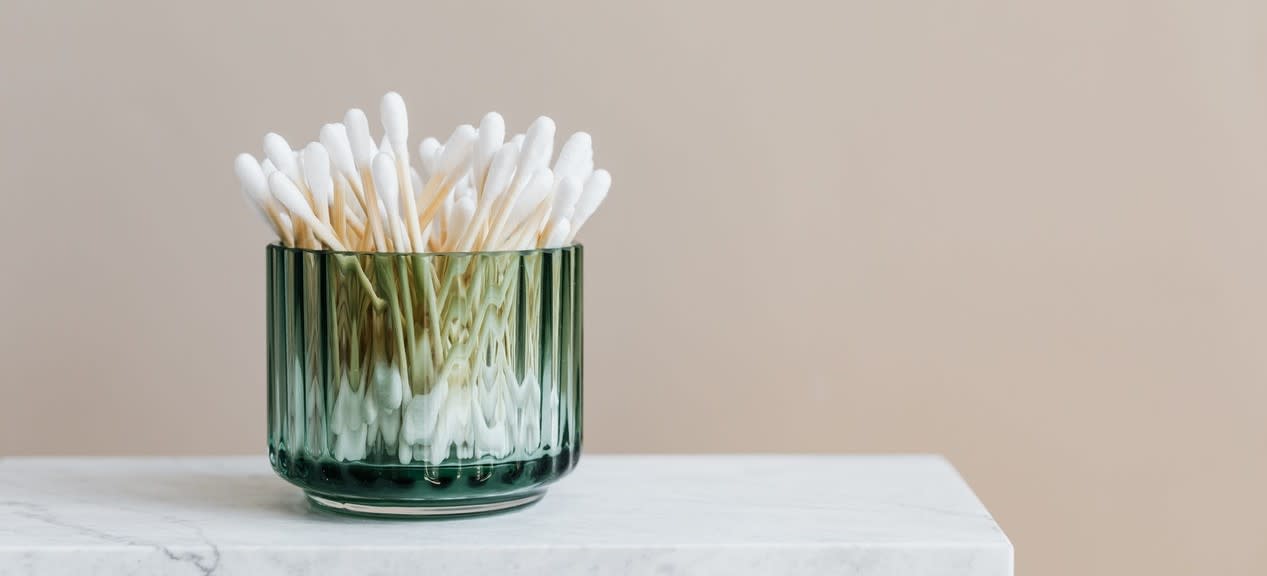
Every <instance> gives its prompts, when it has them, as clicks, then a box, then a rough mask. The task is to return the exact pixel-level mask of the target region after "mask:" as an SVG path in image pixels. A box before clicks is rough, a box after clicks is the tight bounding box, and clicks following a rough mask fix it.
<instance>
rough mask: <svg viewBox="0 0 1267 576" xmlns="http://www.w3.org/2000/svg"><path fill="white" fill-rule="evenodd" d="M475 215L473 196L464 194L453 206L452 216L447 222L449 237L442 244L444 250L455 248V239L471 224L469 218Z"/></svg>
mask: <svg viewBox="0 0 1267 576" xmlns="http://www.w3.org/2000/svg"><path fill="white" fill-rule="evenodd" d="M474 217H475V197H474V196H466V197H463V198H462V199H461V200H458V202H457V203H456V204H455V205H454V206H453V217H452V220H451V221H450V222H449V238H448V239H447V243H446V244H445V245H443V249H444V250H456V249H457V245H456V244H457V240H458V239H459V238H460V237H461V236H462V233H463V232H465V231H466V227H467V226H470V225H471V220H472V219H473V218H474Z"/></svg>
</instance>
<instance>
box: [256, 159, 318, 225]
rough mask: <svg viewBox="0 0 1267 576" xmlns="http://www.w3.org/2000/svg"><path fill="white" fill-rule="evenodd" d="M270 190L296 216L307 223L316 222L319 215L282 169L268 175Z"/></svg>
mask: <svg viewBox="0 0 1267 576" xmlns="http://www.w3.org/2000/svg"><path fill="white" fill-rule="evenodd" d="M268 190H269V192H272V194H273V198H276V199H277V201H278V202H281V203H282V206H285V207H286V209H287V210H289V211H290V213H291V214H294V215H295V217H297V218H299V219H300V220H303V221H304V222H305V223H307V224H313V225H315V224H316V222H317V215H316V213H315V212H313V211H312V206H309V205H308V201H307V200H305V199H304V195H303V193H302V192H300V191H299V188H298V187H297V186H295V183H294V182H292V181H291V179H290V178H287V177H286V175H285V174H282V173H281V172H280V171H279V172H273V173H272V174H270V175H269V176H268Z"/></svg>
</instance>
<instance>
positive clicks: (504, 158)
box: [457, 141, 519, 252]
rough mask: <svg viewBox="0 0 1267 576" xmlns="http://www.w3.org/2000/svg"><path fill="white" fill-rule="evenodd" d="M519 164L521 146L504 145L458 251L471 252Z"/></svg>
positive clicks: (489, 174) (494, 161) (490, 168)
mask: <svg viewBox="0 0 1267 576" xmlns="http://www.w3.org/2000/svg"><path fill="white" fill-rule="evenodd" d="M518 162H519V145H518V144H515V143H514V142H513V141H512V142H508V143H506V144H503V145H502V147H501V149H500V150H498V151H497V154H496V155H495V156H493V163H492V164H490V165H489V167H488V177H487V178H485V179H484V191H483V193H482V194H480V196H479V198H478V199H477V200H478V202H477V205H476V206H477V207H476V211H475V217H474V219H473V220H472V222H471V224H470V225H468V226H467V228H466V231H464V232H463V233H462V235H461V237H460V240H459V241H458V245H457V250H458V251H460V252H467V251H470V250H471V248H472V247H473V246H474V245H475V242H476V240H477V238H478V237H479V234H480V231H481V230H480V229H481V228H482V227H483V224H484V222H485V221H486V218H487V216H488V213H489V211H491V210H492V208H493V204H495V203H497V201H498V200H499V199H500V198H501V196H502V195H503V194H504V193H505V191H506V187H507V186H508V185H510V180H511V178H512V177H513V176H514V173H515V165H516V164H517V163H518Z"/></svg>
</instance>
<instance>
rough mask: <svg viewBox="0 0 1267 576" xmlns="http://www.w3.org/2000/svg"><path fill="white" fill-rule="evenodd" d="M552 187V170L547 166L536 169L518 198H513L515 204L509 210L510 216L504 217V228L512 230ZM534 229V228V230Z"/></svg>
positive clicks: (543, 198)
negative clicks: (542, 168)
mask: <svg viewBox="0 0 1267 576" xmlns="http://www.w3.org/2000/svg"><path fill="white" fill-rule="evenodd" d="M553 187H554V172H552V171H550V169H549V168H546V169H544V170H537V172H536V173H535V174H533V175H532V179H531V180H529V181H528V184H527V185H525V186H524V189H523V191H522V192H520V193H519V198H518V199H517V200H515V206H514V208H512V209H511V211H510V218H507V219H506V228H505V230H514V229H515V228H517V227H518V226H519V223H520V222H523V221H524V219H525V218H527V217H528V216H529V215H530V214H532V212H533V211H534V210H536V209H537V206H540V205H541V201H542V200H545V198H546V196H547V195H548V194H550V189H551V188H553ZM534 231H535V230H534Z"/></svg>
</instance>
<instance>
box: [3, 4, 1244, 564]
mask: <svg viewBox="0 0 1267 576" xmlns="http://www.w3.org/2000/svg"><path fill="white" fill-rule="evenodd" d="M468 4H473V3H468ZM1022 4H1025V5H1024V6H1022ZM1039 4H1042V6H1039ZM308 6H309V5H308V3H303V4H298V3H297V4H292V5H285V6H283V5H274V4H271V3H255V2H247V1H245V0H234V1H220V2H204V3H163V2H155V3H153V4H141V3H136V2H113V3H84V4H80V3H77V2H41V3H36V2H22V1H15V0H2V1H0V176H2V177H3V184H0V190H3V192H0V194H3V197H2V198H0V200H2V204H0V219H2V220H0V241H2V242H3V245H4V246H6V247H7V250H6V254H7V259H6V262H5V264H4V265H3V266H2V267H0V326H2V327H3V329H2V331H0V366H3V367H4V369H5V373H4V376H3V379H2V380H0V381H2V382H3V392H4V393H5V396H4V400H3V401H0V454H6V455H17V454H177V453H182V454H184V453H193V454H200V453H217V454H219V453H260V454H262V453H263V451H264V440H265V438H264V392H263V391H264V250H263V246H264V244H265V243H266V242H267V241H268V240H269V235H268V233H267V232H266V230H265V229H264V227H263V226H262V225H261V224H260V223H259V222H258V221H257V220H256V216H255V214H253V213H252V211H251V210H249V209H248V208H247V206H246V205H245V204H244V202H243V200H242V197H241V194H240V193H239V190H238V187H237V184H236V182H235V180H234V178H233V171H232V159H233V156H234V155H235V154H236V153H238V152H240V151H252V152H258V151H259V148H260V140H261V137H262V136H263V134H264V133H265V132H267V131H270V130H275V131H278V132H280V133H281V134H283V135H285V136H286V137H287V138H289V139H290V140H291V142H293V143H299V142H304V141H307V140H310V139H313V138H315V136H316V132H317V129H318V127H319V126H320V125H321V123H323V122H328V121H333V120H336V119H339V118H341V117H342V114H343V112H344V110H345V109H347V108H348V107H351V106H361V107H365V108H367V110H368V111H369V112H370V115H371V118H372V119H375V120H376V118H377V106H378V100H379V97H380V96H381V95H382V94H383V92H385V91H387V90H389V89H394V90H398V91H400V92H401V93H402V94H404V96H405V97H406V100H407V102H408V103H409V104H410V112H411V114H410V116H411V122H412V133H413V134H414V135H417V134H436V135H441V136H442V135H444V134H447V133H448V132H449V130H451V129H452V127H453V126H454V125H456V124H458V123H461V122H476V121H478V119H479V117H480V116H481V115H482V114H483V113H484V112H486V111H488V110H493V109H495V110H498V111H500V112H502V113H503V114H504V115H505V116H506V118H507V120H508V122H509V124H510V125H511V128H512V129H515V130H516V131H521V130H523V129H524V128H526V126H527V125H528V123H529V122H530V121H531V120H532V119H533V117H534V116H535V115H537V114H548V115H551V116H552V117H553V118H554V119H555V120H556V121H557V122H558V125H559V128H560V132H561V133H570V132H571V131H573V130H587V131H590V132H591V133H592V134H593V136H594V141H595V143H596V147H597V161H598V164H599V165H600V166H603V167H606V168H608V169H609V170H610V171H611V172H612V173H613V174H614V177H615V186H614V187H613V191H612V194H611V196H610V198H609V200H608V202H607V203H606V205H605V206H604V208H603V210H602V211H600V213H599V214H598V215H597V216H596V217H595V219H594V220H593V221H592V222H591V225H590V226H589V227H587V229H586V230H585V233H584V234H583V236H584V241H585V242H586V243H587V245H588V247H589V251H588V254H587V262H586V272H587V275H588V277H587V278H586V283H587V286H586V297H587V302H586V307H587V308H586V320H587V322H588V324H587V327H586V330H587V333H586V337H587V341H586V353H587V355H588V356H587V359H586V368H587V373H586V386H587V387H586V442H587V444H586V449H587V450H591V451H594V452H599V451H608V452H704V451H724V452H776V451H780V452H781V451H791V452H891V451H919V452H941V453H945V454H946V455H948V456H949V457H950V458H951V460H952V461H953V462H954V463H955V464H956V465H957V466H958V467H959V469H960V470H961V471H962V472H963V474H964V475H965V476H966V477H967V479H968V480H969V482H971V484H972V485H973V486H974V487H975V489H976V490H977V492H978V494H979V495H980V496H981V497H982V499H983V500H984V501H985V502H986V503H987V505H988V506H989V507H990V508H991V510H992V511H993V512H994V513H995V514H996V516H997V518H998V520H999V521H1000V522H1001V523H1002V525H1003V526H1004V528H1005V529H1006V530H1007V532H1008V534H1009V535H1010V536H1011V537H1012V539H1013V541H1014V543H1015V545H1016V548H1017V559H1018V567H1019V568H1020V570H1021V571H1022V572H1023V573H1026V574H1034V575H1057V574H1106V575H1107V574H1125V573H1135V574H1154V575H1172V574H1173V575H1178V574H1196V573H1203V574H1251V573H1254V574H1262V573H1265V572H1267V527H1265V524H1264V521H1263V518H1264V517H1267V491H1264V486H1267V420H1265V419H1264V410H1265V409H1267V386H1265V383H1267V226H1264V221H1267V161H1265V160H1267V4H1265V3H1263V2H1253V1H1246V2H1239V3H1235V2H1190V3H1175V2H1157V1H1143V0H1141V1H1138V2H1120V1H1110V2H1104V1H1098V0H1096V1H1092V0H1087V1H1075V2H1045V3H1036V2H1032V3H1017V2H1001V1H1000V2H977V1H957V2H939V1H931V0H930V1H910V2H906V1H899V2H823V3H800V2H790V1H787V0H781V1H779V2H767V3H763V5H762V6H759V7H741V6H739V5H737V4H734V3H722V2H718V3H704V2H698V3H694V2H693V3H684V2H630V3H624V4H621V5H614V4H613V5H607V4H605V3H604V4H601V5H600V3H592V2H575V3H570V4H540V3H528V5H520V3H505V4H504V5H496V6H494V5H485V4H483V3H480V6H474V5H471V6H457V5H430V6H424V5H423V3H418V2H410V3H401V4H370V3H360V2H358V3H339V4H338V6H339V7H338V8H337V9H320V8H317V7H315V6H314V7H308ZM414 141H415V142H416V141H417V139H416V137H415V138H414ZM810 480H817V479H811V478H807V481H810ZM786 488H787V489H795V487H786Z"/></svg>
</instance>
